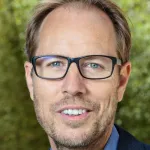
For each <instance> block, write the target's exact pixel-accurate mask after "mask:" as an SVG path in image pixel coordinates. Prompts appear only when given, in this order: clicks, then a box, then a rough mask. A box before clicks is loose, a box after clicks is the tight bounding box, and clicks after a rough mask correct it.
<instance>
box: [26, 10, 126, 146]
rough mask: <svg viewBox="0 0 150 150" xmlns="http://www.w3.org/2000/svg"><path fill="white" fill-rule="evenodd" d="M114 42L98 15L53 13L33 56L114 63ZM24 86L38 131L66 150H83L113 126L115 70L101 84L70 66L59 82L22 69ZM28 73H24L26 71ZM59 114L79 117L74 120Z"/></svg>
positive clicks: (95, 12) (112, 33) (104, 19)
mask: <svg viewBox="0 0 150 150" xmlns="http://www.w3.org/2000/svg"><path fill="white" fill-rule="evenodd" d="M116 45H117V43H116V36H115V31H114V28H113V25H112V23H111V21H110V19H109V18H108V17H107V16H106V15H105V14H104V13H103V12H101V11H99V10H96V9H95V8H93V9H92V10H90V9H89V10H81V9H75V8H70V9H64V8H58V9H56V10H54V11H53V12H52V13H51V14H49V15H48V16H47V17H46V19H45V20H44V22H43V24H42V26H41V28H40V32H39V41H38V49H37V51H36V56H39V55H54V54H55V55H62V56H67V57H80V56H85V55H108V56H114V57H117V53H116ZM25 67H26V74H27V83H28V87H29V90H30V94H31V97H32V98H33V101H34V106H35V111H36V115H37V118H38V121H39V122H40V124H41V126H42V127H43V128H44V130H45V131H46V133H47V134H48V136H49V138H50V139H53V140H54V141H55V142H57V143H59V144H62V145H64V146H66V147H78V146H83V145H88V144H89V143H90V142H93V141H95V140H96V139H98V138H100V137H102V136H103V135H104V134H105V131H107V130H108V129H109V128H110V126H111V127H112V124H113V123H114V117H115V111H116V107H117V103H118V101H119V100H121V99H120V98H118V97H122V95H123V92H122V93H121V96H120V95H118V90H119V85H120V80H119V71H118V66H115V69H114V72H113V74H112V76H111V77H109V78H107V79H103V80H90V79H85V78H83V77H82V76H81V75H80V73H79V71H78V69H77V66H76V64H75V63H72V64H71V66H70V68H69V70H68V73H67V75H66V76H65V77H64V78H63V79H61V80H47V79H41V78H39V77H37V76H36V75H35V74H34V73H33V76H32V77H31V76H30V74H29V73H28V72H30V71H29V70H30V69H31V68H32V67H31V65H30V64H29V63H26V64H25ZM29 68H30V69H29ZM64 110H69V111H70V110H71V111H72V110H73V111H74V110H75V111H81V112H82V114H81V115H78V116H74V115H66V114H64V113H63V111H64Z"/></svg>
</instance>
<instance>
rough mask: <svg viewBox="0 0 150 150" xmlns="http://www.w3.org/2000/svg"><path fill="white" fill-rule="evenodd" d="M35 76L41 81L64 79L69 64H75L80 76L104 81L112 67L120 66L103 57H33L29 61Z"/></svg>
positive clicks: (115, 60)
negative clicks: (41, 79)
mask: <svg viewBox="0 0 150 150" xmlns="http://www.w3.org/2000/svg"><path fill="white" fill-rule="evenodd" d="M31 62H32V64H33V68H34V71H35V74H36V75H37V76H38V77H40V78H43V79H51V80H56V79H61V78H64V77H65V76H66V74H67V72H68V70H69V67H70V65H71V63H73V62H74V63H76V65H77V68H78V70H79V72H80V74H81V75H82V76H83V77H84V78H87V79H105V78H108V77H110V76H111V75H112V73H113V70H114V66H115V65H116V64H117V65H121V64H122V63H121V60H120V59H118V58H116V57H112V56H105V55H88V56H83V57H76V58H70V57H64V56H59V55H45V56H34V57H32V59H31Z"/></svg>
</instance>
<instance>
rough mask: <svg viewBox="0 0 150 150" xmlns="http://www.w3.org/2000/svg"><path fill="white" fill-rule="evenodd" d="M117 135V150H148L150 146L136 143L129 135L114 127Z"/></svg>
mask: <svg viewBox="0 0 150 150" xmlns="http://www.w3.org/2000/svg"><path fill="white" fill-rule="evenodd" d="M115 126H116V128H117V130H118V133H119V142H118V148H117V150H150V145H146V144H144V143H142V142H140V141H138V140H137V139H136V138H135V137H133V136H132V135H131V134H130V133H128V132H127V131H125V130H124V129H122V128H120V127H118V126H117V125H115Z"/></svg>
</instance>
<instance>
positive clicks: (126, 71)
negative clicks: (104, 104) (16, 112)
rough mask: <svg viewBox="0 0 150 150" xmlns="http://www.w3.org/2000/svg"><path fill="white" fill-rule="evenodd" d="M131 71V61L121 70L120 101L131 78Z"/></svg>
mask: <svg viewBox="0 0 150 150" xmlns="http://www.w3.org/2000/svg"><path fill="white" fill-rule="evenodd" d="M130 73H131V63H130V62H127V63H125V64H124V65H123V66H122V67H121V70H120V81H119V86H118V101H119V102H120V101H121V100H122V98H123V95H124V92H125V90H126V86H127V83H128V80H129V76H130Z"/></svg>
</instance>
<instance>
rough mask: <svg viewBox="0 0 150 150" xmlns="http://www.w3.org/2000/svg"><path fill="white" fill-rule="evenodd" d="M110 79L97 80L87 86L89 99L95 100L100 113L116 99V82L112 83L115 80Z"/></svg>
mask: <svg viewBox="0 0 150 150" xmlns="http://www.w3.org/2000/svg"><path fill="white" fill-rule="evenodd" d="M112 79H113V78H110V79H107V80H99V81H98V80H97V81H96V82H89V83H88V84H87V88H88V91H89V96H90V99H91V100H95V102H96V103H97V104H98V105H100V107H101V110H100V113H102V111H104V110H105V109H108V108H109V107H111V106H110V104H111V103H113V102H111V101H114V99H117V97H116V92H117V82H114V81H115V80H114V79H113V80H112Z"/></svg>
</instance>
